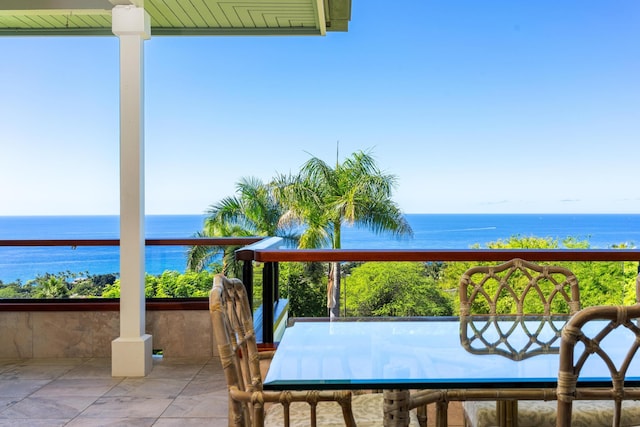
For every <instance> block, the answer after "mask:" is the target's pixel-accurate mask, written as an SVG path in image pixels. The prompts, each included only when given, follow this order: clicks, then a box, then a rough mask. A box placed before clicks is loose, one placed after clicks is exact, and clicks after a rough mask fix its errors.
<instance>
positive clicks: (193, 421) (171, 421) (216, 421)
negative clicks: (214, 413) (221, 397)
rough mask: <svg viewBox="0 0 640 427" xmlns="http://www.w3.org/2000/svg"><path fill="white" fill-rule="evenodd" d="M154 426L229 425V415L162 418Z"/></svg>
mask: <svg viewBox="0 0 640 427" xmlns="http://www.w3.org/2000/svg"><path fill="white" fill-rule="evenodd" d="M153 426H154V427H183V426H184V427H205V426H206V427H227V426H228V423H227V417H226V416H224V417H222V418H219V417H214V418H160V419H159V420H158V421H156V423H155V424H154V425H153Z"/></svg>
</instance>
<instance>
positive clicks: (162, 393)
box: [104, 377, 189, 399]
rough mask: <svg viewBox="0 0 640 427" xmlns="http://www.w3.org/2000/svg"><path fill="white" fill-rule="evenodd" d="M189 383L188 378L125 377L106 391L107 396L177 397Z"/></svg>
mask: <svg viewBox="0 0 640 427" xmlns="http://www.w3.org/2000/svg"><path fill="white" fill-rule="evenodd" d="M188 384H189V381H187V380H175V379H171V378H148V377H147V378H125V379H123V380H122V381H120V383H119V384H117V385H116V386H114V387H113V388H112V389H111V390H109V391H108V392H106V393H105V395H104V396H105V397H124V396H137V397H162V398H167V399H175V398H176V397H177V396H178V395H179V394H180V393H181V392H182V391H183V390H184V389H185V387H186V386H187V385H188Z"/></svg>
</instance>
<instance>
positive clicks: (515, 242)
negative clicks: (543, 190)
mask: <svg viewBox="0 0 640 427" xmlns="http://www.w3.org/2000/svg"><path fill="white" fill-rule="evenodd" d="M486 246H487V248H489V249H589V248H590V244H589V242H588V241H586V240H579V239H577V238H574V237H568V238H566V239H564V240H563V241H562V244H560V243H559V241H558V240H556V239H552V238H550V237H535V236H520V235H515V236H511V237H510V238H508V239H506V240H498V241H495V242H490V243H488V244H487V245H486ZM474 247H475V248H479V246H478V245H476V246H474ZM615 248H626V246H625V245H617V246H614V247H613V249H615ZM490 264H498V263H477V262H456V263H446V267H445V268H444V270H443V275H442V280H441V281H440V283H439V286H440V288H441V289H443V290H445V291H447V292H449V293H451V294H455V295H456V297H455V304H454V306H455V307H458V306H459V295H458V284H459V281H460V277H461V276H462V274H463V273H464V272H465V271H466V270H468V269H469V268H471V267H472V266H475V265H490ZM541 264H545V263H541ZM546 264H553V265H559V266H562V267H565V268H568V269H569V270H571V271H572V272H573V273H574V274H575V275H576V277H577V278H578V282H579V285H580V301H581V305H582V307H590V306H594V305H611V304H633V303H634V302H635V298H636V289H635V280H636V275H637V264H638V263H636V262H615V261H608V262H604V261H603V262H600V261H596V262H549V263H546ZM533 300H534V299H533V298H532V301H533ZM506 301H508V299H507V300H506ZM536 303H537V302H536ZM504 304H507V302H505V303H504ZM526 304H527V303H525V310H526V311H532V310H536V308H535V307H533V306H531V307H529V308H527V306H526ZM529 304H533V302H531V303H529ZM476 309H477V312H482V311H481V310H482V309H481V308H480V307H476ZM456 310H457V308H456ZM511 310H512V309H511V307H508V306H506V305H505V306H504V307H502V308H501V312H505V313H506V312H510V311H511ZM534 312H535V311H534Z"/></svg>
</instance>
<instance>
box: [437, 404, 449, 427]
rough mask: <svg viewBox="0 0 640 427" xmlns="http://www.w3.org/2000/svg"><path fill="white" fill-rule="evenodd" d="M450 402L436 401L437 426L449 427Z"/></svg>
mask: <svg viewBox="0 0 640 427" xmlns="http://www.w3.org/2000/svg"><path fill="white" fill-rule="evenodd" d="M448 412H449V402H447V401H446V400H444V401H439V402H436V426H437V427H447V424H448V422H449V413H448Z"/></svg>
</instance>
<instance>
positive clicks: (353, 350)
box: [264, 316, 640, 390]
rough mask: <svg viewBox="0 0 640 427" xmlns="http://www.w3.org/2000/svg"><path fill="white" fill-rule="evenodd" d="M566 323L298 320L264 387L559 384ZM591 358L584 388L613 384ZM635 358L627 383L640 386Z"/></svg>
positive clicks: (618, 349) (623, 339)
mask: <svg viewBox="0 0 640 427" xmlns="http://www.w3.org/2000/svg"><path fill="white" fill-rule="evenodd" d="M567 319H568V318H567V317H554V318H548V317H547V318H534V317H526V318H522V317H515V316H508V317H501V318H495V317H494V318H491V317H487V318H474V320H473V321H472V322H471V323H472V324H471V325H470V324H469V323H468V322H466V321H465V322H461V320H460V319H459V318H454V317H446V318H443V317H436V318H418V319H393V318H392V319H381V320H371V319H367V320H363V319H348V318H341V319H339V320H333V321H330V320H326V319H300V320H296V321H295V322H294V323H293V325H291V326H289V327H287V329H286V330H285V333H284V335H283V337H282V340H281V342H280V343H279V345H278V348H277V351H276V353H275V356H274V358H273V360H272V362H271V365H270V367H269V370H268V372H267V376H266V378H265V381H264V388H265V389H271V390H284V389H288V390H295V389H308V388H316V389H370V388H387V389H389V388H405V389H406V388H486V387H496V388H505V387H555V386H556V384H557V375H558V364H559V344H560V339H559V331H560V330H561V329H562V326H563V325H564V324H565V322H566V320H567ZM590 325H591V326H593V327H596V328H597V327H598V326H600V327H601V326H602V323H601V324H600V325H597V322H591V324H590ZM619 329H621V331H620V333H619V334H614V335H611V336H610V337H609V338H607V339H610V341H611V343H613V345H612V346H610V348H609V347H608V348H607V351H608V353H609V354H611V355H612V358H613V359H614V361H615V360H622V359H623V358H624V356H625V355H626V352H627V350H628V348H629V341H628V340H629V339H633V337H630V336H629V335H628V334H625V333H624V332H625V331H622V330H623V329H625V328H619ZM478 331H480V332H478ZM615 332H616V333H617V332H618V330H616V331H615ZM532 337H533V338H532ZM616 343H621V344H622V345H617V344H616ZM491 348H493V349H492V350H491ZM577 350H581V347H580V345H579V346H578V347H577ZM618 353H619V354H618ZM514 355H515V356H514ZM593 359H594V360H593V363H592V362H588V363H587V365H586V366H585V367H584V368H583V372H582V374H581V377H580V379H579V385H584V386H603V385H607V384H611V381H610V378H611V377H610V374H609V371H608V370H607V368H606V366H605V365H604V363H602V362H601V361H599V360H597V359H595V358H593ZM636 359H640V357H637V358H635V359H634V363H633V364H632V366H631V368H630V370H629V372H630V373H631V374H632V376H628V377H627V383H628V384H629V385H640V366H639V365H640V361H637V362H638V363H635V362H636Z"/></svg>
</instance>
